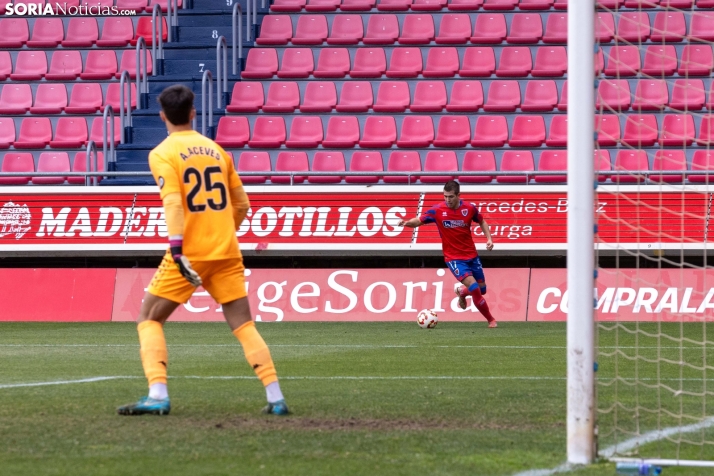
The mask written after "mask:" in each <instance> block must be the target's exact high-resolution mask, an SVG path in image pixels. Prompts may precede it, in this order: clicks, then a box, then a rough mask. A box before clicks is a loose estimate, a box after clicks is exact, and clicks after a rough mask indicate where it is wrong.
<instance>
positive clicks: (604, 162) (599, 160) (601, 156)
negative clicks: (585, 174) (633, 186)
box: [593, 149, 612, 182]
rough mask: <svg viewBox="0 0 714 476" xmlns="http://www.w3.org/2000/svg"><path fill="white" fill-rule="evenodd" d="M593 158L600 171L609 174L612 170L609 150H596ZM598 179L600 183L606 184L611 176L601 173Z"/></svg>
mask: <svg viewBox="0 0 714 476" xmlns="http://www.w3.org/2000/svg"><path fill="white" fill-rule="evenodd" d="M593 156H594V157H593V161H594V162H595V167H596V168H597V170H598V171H600V172H609V171H611V170H612V159H611V158H610V151H609V150H601V149H596V150H595V152H594V154H593ZM597 177H598V178H597V179H598V181H599V182H605V181H606V180H607V179H608V178H609V177H610V175H609V174H603V173H601V174H600V175H598V176H597Z"/></svg>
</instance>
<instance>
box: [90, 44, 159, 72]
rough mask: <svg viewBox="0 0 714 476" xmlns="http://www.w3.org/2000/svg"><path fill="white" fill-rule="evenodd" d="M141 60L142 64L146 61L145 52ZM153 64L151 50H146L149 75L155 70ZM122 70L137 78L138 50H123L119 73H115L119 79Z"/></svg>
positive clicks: (140, 57)
mask: <svg viewBox="0 0 714 476" xmlns="http://www.w3.org/2000/svg"><path fill="white" fill-rule="evenodd" d="M139 62H140V64H143V63H144V55H143V54H140V55H139ZM153 64H154V62H153V59H152V57H151V50H148V51H147V52H146V72H147V74H148V75H149V76H151V73H152V71H153V68H154V66H153ZM122 71H128V72H129V77H130V78H131V79H134V78H136V51H134V50H131V49H129V50H124V51H123V52H122V54H121V62H120V63H119V69H118V70H117V73H116V75H115V76H116V78H117V79H119V78H120V77H121V72H122ZM80 77H81V76H80Z"/></svg>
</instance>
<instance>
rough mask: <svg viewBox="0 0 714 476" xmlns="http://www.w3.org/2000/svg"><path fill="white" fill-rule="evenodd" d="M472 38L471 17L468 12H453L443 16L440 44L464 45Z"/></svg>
mask: <svg viewBox="0 0 714 476" xmlns="http://www.w3.org/2000/svg"><path fill="white" fill-rule="evenodd" d="M469 38H471V18H470V17H469V16H468V15H467V14H460V13H452V14H446V15H444V16H442V17H441V23H439V36H437V37H436V42H437V43H438V44H440V45H462V44H465V43H468V41H469Z"/></svg>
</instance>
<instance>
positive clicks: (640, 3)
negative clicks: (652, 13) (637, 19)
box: [625, 0, 660, 8]
mask: <svg viewBox="0 0 714 476" xmlns="http://www.w3.org/2000/svg"><path fill="white" fill-rule="evenodd" d="M659 1H660V0H625V6H626V7H627V8H654V7H656V6H657V5H659Z"/></svg>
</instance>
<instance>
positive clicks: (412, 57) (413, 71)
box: [386, 48, 422, 78]
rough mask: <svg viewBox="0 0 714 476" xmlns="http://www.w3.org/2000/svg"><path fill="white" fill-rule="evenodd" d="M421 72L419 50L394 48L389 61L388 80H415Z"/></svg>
mask: <svg viewBox="0 0 714 476" xmlns="http://www.w3.org/2000/svg"><path fill="white" fill-rule="evenodd" d="M421 70H422V58H421V49H420V48H394V49H393V50H392V57H391V59H390V61H389V69H388V70H387V72H386V74H387V77H388V78H416V77H417V76H419V73H421Z"/></svg>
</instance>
